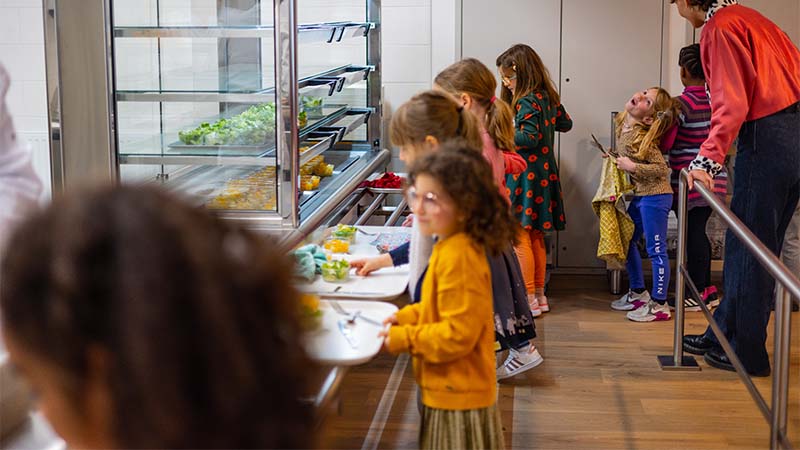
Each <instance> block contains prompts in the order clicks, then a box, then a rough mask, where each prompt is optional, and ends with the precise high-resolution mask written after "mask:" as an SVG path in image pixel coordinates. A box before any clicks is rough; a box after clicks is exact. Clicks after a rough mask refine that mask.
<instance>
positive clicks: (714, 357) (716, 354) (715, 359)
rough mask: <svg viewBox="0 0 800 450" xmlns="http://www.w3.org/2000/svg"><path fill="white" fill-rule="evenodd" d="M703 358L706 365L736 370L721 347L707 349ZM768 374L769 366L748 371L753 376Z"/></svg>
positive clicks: (731, 370)
mask: <svg viewBox="0 0 800 450" xmlns="http://www.w3.org/2000/svg"><path fill="white" fill-rule="evenodd" d="M703 359H705V360H706V362H707V363H708V365H709V366H711V367H715V368H717V369H721V370H727V371H729V372H736V369H735V368H734V367H733V364H731V360H730V359H728V355H726V354H725V352H724V351H722V350H721V349H714V350H709V351H708V352H706V354H705V355H704V356H703ZM769 374H770V368H769V367H767V368H766V369H764V370H761V371H757V372H750V375H751V376H754V377H768V376H769Z"/></svg>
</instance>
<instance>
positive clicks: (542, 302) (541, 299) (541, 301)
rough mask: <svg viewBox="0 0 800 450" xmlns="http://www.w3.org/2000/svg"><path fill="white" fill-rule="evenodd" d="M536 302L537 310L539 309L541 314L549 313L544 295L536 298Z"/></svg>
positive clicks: (548, 306)
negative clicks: (537, 303) (537, 304)
mask: <svg viewBox="0 0 800 450" xmlns="http://www.w3.org/2000/svg"><path fill="white" fill-rule="evenodd" d="M536 300H537V301H538V302H539V309H541V310H542V312H543V313H546V312H550V304H549V303H547V296H546V295H542V296H541V297H537V298H536Z"/></svg>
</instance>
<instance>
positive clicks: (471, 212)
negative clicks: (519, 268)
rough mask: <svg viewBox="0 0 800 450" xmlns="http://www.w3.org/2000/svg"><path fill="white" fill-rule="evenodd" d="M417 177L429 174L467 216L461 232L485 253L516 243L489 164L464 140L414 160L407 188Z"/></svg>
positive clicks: (511, 219)
mask: <svg viewBox="0 0 800 450" xmlns="http://www.w3.org/2000/svg"><path fill="white" fill-rule="evenodd" d="M420 175H429V176H431V177H432V178H433V179H435V180H436V181H437V182H438V183H439V184H440V185H441V186H442V189H444V191H445V192H446V193H447V195H448V196H449V197H450V198H451V199H453V202H454V204H455V207H456V209H458V210H459V212H461V213H463V214H464V215H465V216H466V222H465V224H464V231H465V232H466V233H467V235H469V237H470V238H472V240H474V241H475V242H477V243H478V244H480V245H482V246H484V247H485V248H486V250H487V251H489V252H490V253H493V254H499V253H500V252H502V251H503V250H505V249H507V248H508V246H509V245H510V244H512V243H515V242H516V235H517V227H518V225H517V222H516V221H515V220H514V217H513V216H512V215H511V210H510V208H509V207H508V202H506V200H505V199H504V198H503V197H502V196H501V195H500V192H498V189H497V185H496V184H495V182H494V179H493V178H492V169H491V167H489V163H488V162H487V161H486V159H485V158H484V157H483V155H481V153H479V152H477V151H475V149H473V148H470V146H469V144H467V143H466V142H465V141H463V140H451V141H448V142H447V143H446V144H444V145H443V146H442V147H441V148H440V149H439V151H438V152H433V153H429V154H427V155H425V156H424V157H422V158H421V159H419V160H417V161H415V162H414V164H413V165H412V167H411V170H410V172H409V174H408V183H409V185H412V184H414V182H415V181H416V179H417V177H419V176H420Z"/></svg>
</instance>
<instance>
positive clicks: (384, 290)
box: [299, 226, 411, 301]
mask: <svg viewBox="0 0 800 450" xmlns="http://www.w3.org/2000/svg"><path fill="white" fill-rule="evenodd" d="M358 228H359V229H361V230H364V231H366V232H367V233H391V232H393V231H394V232H398V233H410V232H411V229H410V228H405V227H363V226H360V227H358ZM376 237H377V236H367V235H365V234H364V233H356V242H355V243H354V244H352V245H351V246H350V253H348V254H346V255H337V257H339V258H342V259H346V260H348V261H350V260H353V259H360V258H370V257H375V256H378V255H380V252H378V249H377V248H375V246H374V245H370V242H372V241H374V240H375V238H376ZM407 285H408V265H403V266H399V267H388V268H385V269H380V270H378V271H376V272H372V273H371V274H370V275H369V276H366V277H361V276H358V275H356V274H355V270H354V269H351V270H350V279H348V280H347V281H345V282H343V283H329V282H327V281H324V280H323V279H322V277H321V276H320V275H317V276H316V277H315V278H314V282H313V283H310V284H305V285H301V286H299V287H300V289H301V290H302V291H304V292H309V293H313V294H316V295H319V296H320V297H322V298H343V299H348V298H349V299H365V300H387V301H388V300H394V299H395V298H397V297H399V296H400V295H402V294H403V292H405V290H406V286H407Z"/></svg>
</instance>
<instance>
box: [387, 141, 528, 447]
mask: <svg viewBox="0 0 800 450" xmlns="http://www.w3.org/2000/svg"><path fill="white" fill-rule="evenodd" d="M453 174H458V176H453ZM409 183H410V187H409V188H408V189H407V191H406V198H407V199H408V204H409V205H410V206H411V208H412V210H413V211H414V214H416V220H417V222H418V223H419V227H420V230H421V232H422V234H423V235H426V236H436V237H437V238H438V241H437V242H436V244H435V246H434V248H433V253H432V254H431V257H430V261H429V265H428V270H427V273H426V275H425V278H424V281H423V283H422V298H421V301H420V303H416V304H413V305H409V306H406V307H404V308H403V309H401V310H400V311H398V312H397V314H396V315H395V316H392V317H390V318H389V319H387V323H389V324H392V326H391V327H390V328H389V330H388V332H385V333H384V334H385V335H387V337H386V340H385V345H386V348H387V349H388V350H389V351H391V352H392V353H401V352H409V353H411V355H412V356H413V361H414V373H415V375H416V379H417V383H418V384H419V386H420V391H421V394H422V396H421V401H422V405H423V407H422V426H421V427H420V447H421V448H423V449H433V448H435V449H449V448H452V449H473V448H474V449H477V448H489V449H496V448H503V436H502V427H501V425H500V416H499V412H498V410H497V407H496V400H497V386H496V381H495V366H494V357H493V355H494V341H495V339H494V338H495V334H494V332H495V327H494V323H493V320H492V317H493V311H492V299H491V298H492V277H491V273H490V269H489V264H488V262H487V259H486V253H487V252H488V253H491V254H499V253H500V252H502V251H503V250H505V249H506V248H507V247H508V243H509V242H512V241H513V240H514V237H515V235H516V224H515V221H514V219H513V218H512V216H511V212H510V211H509V209H508V207H507V203H506V201H505V199H504V198H503V197H502V196H501V195H500V193H498V192H497V188H496V186H495V184H494V180H493V178H492V172H491V169H490V167H489V165H488V164H486V161H485V160H484V159H483V156H481V154H480V153H478V152H475V151H474V150H473V149H472V148H470V147H469V146H465V145H458V143H450V144H445V145H444V146H443V147H442V148H440V149H439V151H438V152H435V153H431V154H429V155H427V156H425V157H423V158H421V159H419V160H418V161H416V162H415V163H414V165H413V166H412V168H411V172H410V173H409Z"/></svg>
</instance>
